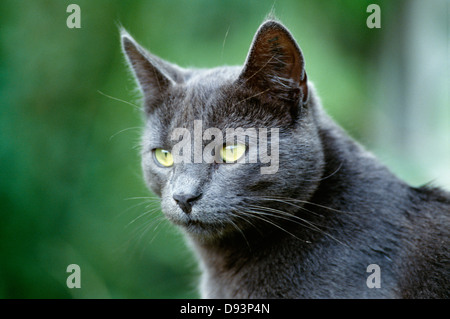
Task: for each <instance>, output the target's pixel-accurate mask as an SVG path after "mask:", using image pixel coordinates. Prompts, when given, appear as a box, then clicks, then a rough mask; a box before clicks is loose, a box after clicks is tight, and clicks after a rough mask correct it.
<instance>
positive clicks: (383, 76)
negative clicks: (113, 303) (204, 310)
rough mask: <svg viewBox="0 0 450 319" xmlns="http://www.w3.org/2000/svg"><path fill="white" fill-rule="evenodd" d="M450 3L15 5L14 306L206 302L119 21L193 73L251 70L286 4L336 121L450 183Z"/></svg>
mask: <svg viewBox="0 0 450 319" xmlns="http://www.w3.org/2000/svg"><path fill="white" fill-rule="evenodd" d="M70 3H76V4H78V5H79V6H80V8H81V29H69V28H67V26H66V19H67V17H68V16H69V13H67V12H66V8H67V6H68V5H69V4H70ZM370 3H377V4H379V5H380V7H381V29H369V28H367V26H366V19H367V17H368V15H369V13H367V12H366V8H367V6H368V5H369V4H370ZM448 3H449V2H448V1H445V0H441V1H438V0H435V1H420V0H411V1H400V0H399V1H375V0H374V1H364V0H360V1H350V0H335V1H323V0H320V1H317V0H315V1H298V0H297V1H294V0H278V1H273V0H270V1H268V0H267V1H266V0H258V1H256V0H249V1H242V0H232V1H211V0H189V1H188V0H183V1H169V0H164V1H163V0H158V1H156V0H155V1H153V0H149V1H144V0H142V1H138V0H133V1H119V0H108V1H106V0H96V1H93V0H72V1H62V0H33V1H32V0H27V1H11V0H2V1H1V2H0V163H1V168H0V172H1V175H0V210H1V212H0V298H188V297H192V298H196V297H198V294H197V291H196V280H197V279H196V278H197V275H198V270H197V265H196V262H195V259H194V258H193V256H192V254H191V252H190V250H189V248H188V247H187V246H186V244H185V243H184V240H183V236H182V235H181V234H180V232H179V231H178V230H177V229H175V228H174V227H173V226H172V225H170V224H169V223H168V222H167V221H165V220H164V219H163V218H162V215H161V213H160V212H159V204H158V202H157V201H156V200H154V199H149V198H148V197H149V196H151V195H150V194H149V192H148V191H147V190H146V188H145V186H144V184H143V182H142V178H141V171H140V163H139V151H138V148H139V147H138V145H139V134H140V127H141V125H142V118H141V114H140V112H139V111H138V110H137V109H136V108H135V107H134V106H132V105H130V104H129V103H132V104H136V103H138V98H139V94H138V93H137V92H136V90H135V84H134V81H133V79H132V78H131V77H130V73H129V71H128V69H127V66H126V64H125V62H124V58H123V56H122V53H121V50H120V43H119V32H118V26H119V25H122V26H124V27H125V28H126V29H127V30H128V31H129V32H130V33H131V34H132V35H133V36H134V37H135V38H136V40H137V41H139V42H140V43H141V44H142V45H143V46H145V47H147V48H148V49H149V50H150V51H152V52H153V53H155V54H157V55H159V56H161V57H163V58H164V59H167V60H169V61H171V62H175V63H177V64H179V65H181V66H184V67H188V66H196V67H213V66H217V65H223V64H227V65H236V64H242V63H243V62H244V60H245V57H246V54H247V50H248V48H249V45H250V42H251V40H252V38H253V35H254V33H255V31H256V29H257V28H258V26H259V24H260V23H261V22H262V21H263V19H264V18H265V16H266V15H267V14H268V13H269V12H271V11H272V10H274V12H275V14H276V16H277V17H278V18H279V19H280V20H281V21H283V22H284V23H285V24H286V25H287V27H288V28H289V29H290V30H291V31H292V33H293V34H294V36H295V38H296V39H297V40H298V42H299V45H300V46H301V48H302V50H303V53H304V55H305V57H306V65H307V72H308V77H309V79H310V80H312V81H313V82H314V83H315V85H316V87H317V89H318V91H319V93H320V95H321V97H322V100H323V103H324V106H325V108H326V109H327V111H328V112H329V113H330V114H331V115H332V117H333V118H334V119H335V120H336V121H337V122H339V123H340V124H341V125H342V126H343V127H344V128H345V129H346V130H347V131H348V132H349V134H351V135H352V136H353V137H355V138H356V139H357V140H358V141H360V142H361V143H362V144H364V145H365V146H366V147H367V148H368V149H370V150H371V151H373V152H374V153H375V154H377V155H378V156H379V157H380V159H381V160H382V161H383V162H384V163H386V164H387V165H388V166H389V167H390V168H391V169H392V170H393V171H394V172H395V173H396V174H397V175H398V176H400V177H401V178H403V179H405V180H406V181H408V182H409V183H411V184H412V185H414V186H417V185H421V184H424V183H427V182H429V181H434V184H436V185H441V186H444V187H446V188H447V189H449V186H450V170H449V166H450V165H449V163H450V150H449V147H450V143H449V142H450V141H449V138H450V129H449V123H450V116H449V109H450V105H449V97H448V87H449V80H448V78H449V76H448V75H449V74H448V72H449V71H448V70H449V57H448V37H449V35H448V7H449V4H448ZM121 100H123V101H125V102H123V101H121ZM146 212H148V213H146ZM72 263H75V264H78V265H79V266H80V267H81V289H68V288H67V286H66V278H67V276H68V275H69V274H68V273H66V267H67V266H68V265H69V264H72Z"/></svg>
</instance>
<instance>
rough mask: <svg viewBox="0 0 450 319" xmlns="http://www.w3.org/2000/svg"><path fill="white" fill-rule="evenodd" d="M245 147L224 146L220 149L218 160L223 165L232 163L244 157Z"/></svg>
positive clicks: (238, 145) (237, 145) (242, 145)
mask: <svg viewBox="0 0 450 319" xmlns="http://www.w3.org/2000/svg"><path fill="white" fill-rule="evenodd" d="M245 150H246V147H245V145H244V144H233V145H224V146H223V147H222V148H221V149H220V158H221V159H222V160H223V161H224V162H225V163H233V162H236V161H237V160H238V159H240V158H241V157H242V155H244V153H245Z"/></svg>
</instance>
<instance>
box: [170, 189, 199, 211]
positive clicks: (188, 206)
mask: <svg viewBox="0 0 450 319" xmlns="http://www.w3.org/2000/svg"><path fill="white" fill-rule="evenodd" d="M201 196H202V193H195V194H185V193H183V194H173V199H174V200H175V201H176V202H177V204H178V206H180V207H181V209H182V210H183V212H185V213H186V214H189V213H190V212H191V210H192V205H194V202H195V201H196V200H197V199H199V198H200V197H201Z"/></svg>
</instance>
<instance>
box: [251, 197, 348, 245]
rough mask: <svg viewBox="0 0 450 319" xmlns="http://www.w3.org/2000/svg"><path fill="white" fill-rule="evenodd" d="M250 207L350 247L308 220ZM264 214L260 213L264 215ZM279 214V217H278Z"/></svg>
mask: <svg viewBox="0 0 450 319" xmlns="http://www.w3.org/2000/svg"><path fill="white" fill-rule="evenodd" d="M250 206H252V207H253V208H254V209H256V210H257V211H258V210H262V212H265V213H271V214H266V215H269V216H274V217H277V218H281V219H285V220H288V221H292V222H295V223H297V224H299V225H301V226H303V227H306V228H308V229H311V230H314V231H317V232H319V233H321V234H323V235H325V236H327V237H329V238H331V239H333V240H335V241H336V242H338V243H340V244H342V245H344V246H346V247H348V245H347V244H345V243H343V242H341V241H340V240H338V239H337V238H335V237H334V236H332V235H331V234H329V233H328V232H326V231H324V230H322V229H320V228H319V227H318V226H316V225H315V224H314V223H312V222H310V221H308V220H306V219H303V218H300V217H298V216H295V215H292V214H290V213H288V212H285V211H281V210H278V209H274V208H270V207H264V206H257V205H250ZM262 212H260V213H262ZM277 214H279V215H277ZM280 215H281V216H280ZM305 223H306V225H305ZM322 227H324V226H323V225H322Z"/></svg>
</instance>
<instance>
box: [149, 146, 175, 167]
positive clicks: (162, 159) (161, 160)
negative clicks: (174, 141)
mask: <svg viewBox="0 0 450 319" xmlns="http://www.w3.org/2000/svg"><path fill="white" fill-rule="evenodd" d="M153 154H155V160H156V162H157V163H158V164H160V165H162V166H164V167H169V166H172V165H173V157H172V153H170V152H169V151H167V150H163V149H162V148H156V149H154V150H153Z"/></svg>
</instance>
